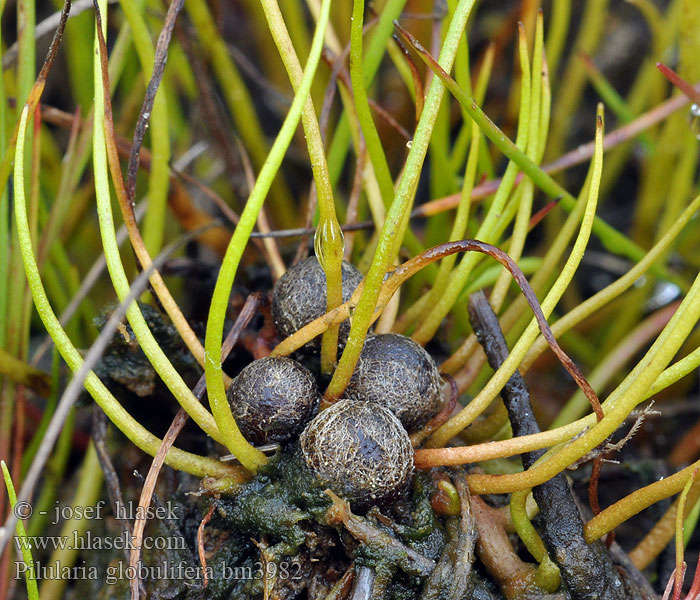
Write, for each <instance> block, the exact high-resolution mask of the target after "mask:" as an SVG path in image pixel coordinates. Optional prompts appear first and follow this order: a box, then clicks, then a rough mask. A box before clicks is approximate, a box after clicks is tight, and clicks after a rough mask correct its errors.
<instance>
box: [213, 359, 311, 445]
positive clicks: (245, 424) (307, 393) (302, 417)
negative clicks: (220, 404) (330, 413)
mask: <svg viewBox="0 0 700 600" xmlns="http://www.w3.org/2000/svg"><path fill="white" fill-rule="evenodd" d="M227 395H228V400H229V404H230V405H231V411H232V412H233V416H234V418H235V419H236V423H237V424H238V427H239V428H240V430H241V433H242V434H243V435H244V436H245V437H246V439H247V440H249V441H251V442H253V443H254V444H258V445H260V444H266V443H269V442H286V441H287V440H289V439H291V438H293V437H294V436H296V435H297V434H298V433H299V432H300V431H301V430H302V429H303V428H304V425H306V423H308V421H309V420H310V419H311V417H312V416H313V413H314V410H316V407H317V406H318V403H319V401H320V396H319V393H318V388H317V387H316V381H315V380H314V377H313V375H311V373H310V372H309V371H308V370H307V369H306V368H304V367H302V366H301V365H300V364H299V363H298V362H296V361H295V360H292V359H291V358H286V357H266V358H260V359H258V360H255V361H253V362H252V363H250V364H249V365H248V366H246V367H245V368H244V369H243V370H242V371H241V372H240V373H239V374H238V375H237V376H236V378H235V379H234V380H233V381H232V382H231V385H230V386H229V388H228V392H227Z"/></svg>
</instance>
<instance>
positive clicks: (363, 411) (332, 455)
mask: <svg viewBox="0 0 700 600" xmlns="http://www.w3.org/2000/svg"><path fill="white" fill-rule="evenodd" d="M300 445H301V451H302V455H303V457H304V461H305V462H306V465H307V466H308V467H309V469H310V470H311V472H312V473H313V474H314V475H315V476H316V477H317V478H318V479H319V480H320V483H321V485H324V486H327V487H329V488H330V489H331V490H333V491H334V492H335V493H336V494H338V495H339V496H342V497H344V498H345V499H347V500H348V501H350V502H351V503H352V504H353V506H354V507H356V508H365V507H368V506H369V505H371V504H384V503H388V502H390V501H393V500H395V499H396V498H397V497H398V496H399V495H400V494H401V492H403V490H404V489H405V488H406V486H407V485H408V483H409V481H410V480H411V476H412V474H413V447H412V446H411V440H410V439H409V438H408V433H406V430H405V429H404V428H403V426H402V425H401V423H400V422H399V420H398V419H397V418H396V417H395V416H394V415H393V413H392V412H391V411H389V410H387V409H385V408H383V407H381V406H377V405H376V404H374V403H372V402H357V401H354V400H347V399H344V400H339V401H338V402H336V403H335V404H333V405H332V406H331V407H330V408H327V409H326V410H324V411H323V412H321V413H319V414H318V415H316V417H314V419H313V420H312V421H311V422H310V423H309V424H308V425H307V427H306V429H304V431H303V433H302V434H301V437H300Z"/></svg>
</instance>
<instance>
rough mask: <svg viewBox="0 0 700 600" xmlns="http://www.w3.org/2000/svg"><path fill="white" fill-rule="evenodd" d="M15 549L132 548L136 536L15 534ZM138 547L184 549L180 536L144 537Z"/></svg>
mask: <svg viewBox="0 0 700 600" xmlns="http://www.w3.org/2000/svg"><path fill="white" fill-rule="evenodd" d="M15 545H16V546H17V550H19V551H22V550H66V549H69V548H70V549H73V550H133V549H135V548H137V547H139V546H138V545H137V542H136V538H135V537H134V536H133V535H132V534H131V533H129V532H128V531H124V532H123V533H122V534H121V535H118V536H95V535H93V534H92V533H91V532H90V531H86V532H85V533H84V534H83V535H82V536H81V535H78V532H77V531H74V532H73V535H71V536H68V535H41V536H39V535H37V536H28V537H20V536H15ZM140 547H141V548H143V549H145V550H185V549H186V542H185V539H184V538H182V537H180V536H173V537H166V536H156V537H145V538H143V539H142V540H141V544H140Z"/></svg>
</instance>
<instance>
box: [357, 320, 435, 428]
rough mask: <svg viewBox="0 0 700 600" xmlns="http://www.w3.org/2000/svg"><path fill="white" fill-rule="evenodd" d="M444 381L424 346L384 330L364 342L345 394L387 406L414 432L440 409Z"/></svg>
mask: <svg viewBox="0 0 700 600" xmlns="http://www.w3.org/2000/svg"><path fill="white" fill-rule="evenodd" d="M441 382H442V380H441V378H440V372H439V371H438V368H437V366H436V365H435V361H434V360H433V359H432V357H431V356H430V355H429V354H428V353H427V352H426V351H425V349H424V348H422V347H421V346H419V345H418V344H416V342H414V341H413V340H412V339H410V338H407V337H406V336H403V335H399V334H396V333H384V334H379V335H372V336H369V337H368V338H367V340H366V341H365V345H364V347H363V348H362V352H361V353H360V359H359V361H358V363H357V367H356V368H355V372H354V373H353V375H352V378H351V379H350V383H349V384H348V387H347V388H346V390H345V395H346V396H347V397H348V398H353V399H355V400H367V401H369V402H376V403H377V404H380V405H382V406H384V407H386V408H388V409H389V410H391V411H392V412H393V413H394V414H395V415H396V416H397V417H398V418H399V421H401V423H403V426H404V427H405V428H406V429H407V430H408V431H415V430H417V429H420V428H421V427H423V425H425V424H426V423H427V422H428V421H429V420H430V418H431V417H432V416H433V415H434V414H435V413H436V412H437V411H438V408H439V405H440V393H441Z"/></svg>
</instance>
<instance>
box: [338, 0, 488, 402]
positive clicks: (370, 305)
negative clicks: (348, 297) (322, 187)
mask: <svg viewBox="0 0 700 600" xmlns="http://www.w3.org/2000/svg"><path fill="white" fill-rule="evenodd" d="M473 5H474V0H462V1H461V2H460V3H459V5H458V6H457V8H456V9H455V14H454V17H453V19H452V22H451V24H450V28H449V30H448V32H447V36H446V37H445V43H444V44H443V46H442V51H441V53H440V63H441V64H442V65H443V66H444V67H445V68H447V69H451V67H452V63H453V62H454V58H455V55H456V53H457V48H458V46H459V41H460V38H461V36H462V34H463V31H464V27H465V25H466V22H467V19H468V18H469V14H470V12H471V9H472V7H473ZM443 94H444V87H443V86H442V84H441V83H440V80H439V79H438V78H433V81H432V82H431V84H430V88H429V90H428V94H427V97H426V99H425V106H424V108H423V113H422V115H421V118H420V122H419V123H418V127H417V128H416V133H415V136H414V138H413V143H412V144H411V149H410V150H409V153H408V157H407V158H406V165H405V167H404V170H403V174H402V175H401V179H400V180H399V183H398V187H397V190H396V195H395V196H394V201H393V202H392V203H391V207H390V208H389V212H388V213H387V218H386V221H385V223H384V226H383V227H382V231H381V233H380V237H379V241H378V244H377V250H376V252H375V255H374V259H373V260H372V264H371V266H370V269H369V272H368V273H367V277H366V280H365V287H364V291H363V293H362V296H361V298H360V301H359V304H358V306H357V309H356V310H355V315H354V318H353V321H352V326H351V328H350V335H349V338H348V343H347V345H346V346H345V351H344V352H343V356H342V357H341V359H340V362H339V363H338V367H337V368H336V370H335V373H334V374H333V379H331V382H330V384H329V385H328V389H327V390H326V399H328V400H331V401H332V400H335V399H337V398H339V397H340V394H342V392H343V391H344V390H345V386H346V385H347V382H348V381H349V380H350V377H351V376H352V372H353V371H354V370H355V365H356V364H357V360H358V358H359V356H360V351H361V350H362V346H363V344H364V339H365V336H366V334H367V330H368V329H369V326H370V323H371V322H372V319H373V317H374V310H375V307H376V305H377V300H378V298H379V293H380V289H381V284H382V280H383V279H384V275H385V273H386V271H387V268H388V267H389V265H390V264H391V262H392V261H393V259H394V255H393V253H394V249H395V247H396V237H397V235H398V233H399V231H400V230H401V225H402V222H403V220H404V215H405V214H406V213H407V212H408V211H410V209H411V205H412V203H413V198H414V195H415V192H416V187H417V185H418V177H419V175H420V171H421V166H422V164H423V161H424V159H425V155H426V152H427V150H428V145H429V143H430V136H431V132H432V128H433V124H434V123H435V118H436V116H437V111H438V109H439V107H440V100H441V99H442V96H443Z"/></svg>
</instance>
